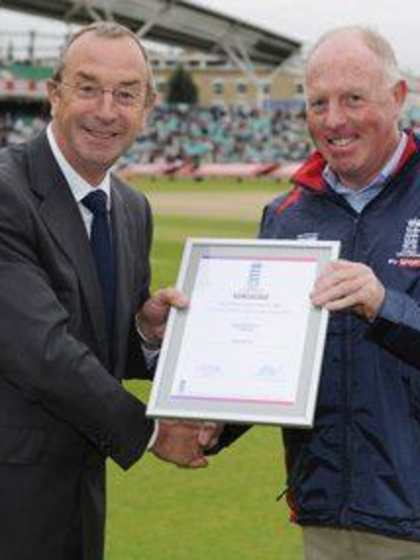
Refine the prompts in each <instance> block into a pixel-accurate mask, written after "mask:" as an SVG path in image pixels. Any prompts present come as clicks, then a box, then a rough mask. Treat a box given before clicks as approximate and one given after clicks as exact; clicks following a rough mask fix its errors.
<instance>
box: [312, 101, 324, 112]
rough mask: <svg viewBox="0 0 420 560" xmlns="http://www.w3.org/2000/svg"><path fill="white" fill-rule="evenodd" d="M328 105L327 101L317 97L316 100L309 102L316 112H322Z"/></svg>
mask: <svg viewBox="0 0 420 560" xmlns="http://www.w3.org/2000/svg"><path fill="white" fill-rule="evenodd" d="M326 106H327V103H326V101H324V100H323V99H315V100H314V101H311V102H310V104H309V107H310V109H311V110H312V111H313V112H314V113H321V112H322V111H323V110H324V109H325V108H326Z"/></svg>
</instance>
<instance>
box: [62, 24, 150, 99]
mask: <svg viewBox="0 0 420 560" xmlns="http://www.w3.org/2000/svg"><path fill="white" fill-rule="evenodd" d="M87 33H93V34H94V35H95V36H96V37H104V38H106V39H119V38H121V37H129V38H130V39H132V40H133V41H135V43H136V44H137V45H138V47H139V49H140V51H141V53H142V55H143V58H144V62H145V65H146V75H147V83H146V97H145V105H146V107H152V106H153V103H154V101H155V99H156V89H155V83H154V79H153V73H152V69H151V66H150V62H149V56H148V54H147V50H146V48H145V46H144V45H143V43H142V42H141V41H140V38H139V37H138V36H137V35H136V34H135V33H133V31H131V30H130V29H128V27H125V26H124V25H121V24H119V23H116V22H114V21H97V22H94V23H91V24H89V25H86V26H84V27H82V28H81V29H79V30H78V31H76V32H75V33H73V34H72V35H71V36H70V38H69V39H68V41H67V43H66V44H65V46H64V48H63V50H62V52H61V53H60V56H59V58H58V60H57V63H56V65H55V68H54V71H53V75H52V79H53V80H54V81H55V82H60V81H61V79H62V74H63V71H64V68H65V66H66V57H67V52H68V50H69V48H70V46H71V45H72V44H73V43H75V42H76V41H77V39H79V37H81V36H82V35H86V34H87Z"/></svg>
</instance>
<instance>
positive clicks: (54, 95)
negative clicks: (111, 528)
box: [47, 80, 61, 117]
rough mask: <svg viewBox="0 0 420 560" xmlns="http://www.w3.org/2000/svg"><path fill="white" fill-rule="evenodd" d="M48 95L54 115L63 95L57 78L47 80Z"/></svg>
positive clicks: (52, 114) (51, 111)
mask: <svg viewBox="0 0 420 560" xmlns="http://www.w3.org/2000/svg"><path fill="white" fill-rule="evenodd" d="M47 96H48V101H49V102H50V106H51V109H50V113H51V116H52V117H54V113H55V109H56V107H57V104H58V102H59V100H60V97H61V92H60V83H59V82H56V81H55V80H48V81H47Z"/></svg>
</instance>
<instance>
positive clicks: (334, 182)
mask: <svg viewBox="0 0 420 560" xmlns="http://www.w3.org/2000/svg"><path fill="white" fill-rule="evenodd" d="M407 141H408V137H407V134H406V133H405V132H402V133H401V137H400V141H399V142H398V146H397V147H396V149H395V151H394V153H393V154H392V156H391V157H390V158H389V160H388V161H387V162H386V164H385V165H384V166H383V168H382V169H381V171H380V172H379V173H378V174H377V175H376V177H374V178H373V179H372V181H370V182H369V183H368V184H367V185H363V186H362V187H361V188H359V189H357V191H354V189H351V188H349V187H346V186H345V185H343V183H341V181H340V179H339V177H338V175H337V174H336V173H335V172H334V171H333V170H332V169H331V167H330V166H329V165H326V166H325V169H324V171H323V172H322V175H323V177H324V179H325V181H326V182H327V183H328V184H329V186H330V187H331V188H332V189H333V190H334V191H336V192H337V193H339V194H343V193H347V192H349V191H352V192H358V193H360V192H362V191H364V190H366V189H369V188H370V187H373V186H376V187H379V186H380V187H382V186H383V184H384V183H385V181H386V180H387V179H388V178H389V177H390V176H391V175H392V173H393V172H394V171H395V169H396V168H397V167H398V164H399V162H400V159H401V157H402V155H403V153H404V150H405V147H406V145H407Z"/></svg>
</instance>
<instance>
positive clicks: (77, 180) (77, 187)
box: [47, 123, 111, 211]
mask: <svg viewBox="0 0 420 560" xmlns="http://www.w3.org/2000/svg"><path fill="white" fill-rule="evenodd" d="M47 138H48V142H49V144H50V148H51V151H52V153H53V155H54V157H55V159H56V161H57V163H58V166H59V167H60V169H61V171H62V172H63V175H64V177H65V178H66V181H67V183H68V185H69V187H70V190H71V192H72V193H73V196H74V198H75V199H76V202H77V203H80V202H81V201H82V198H84V197H85V196H86V195H88V194H89V193H90V192H92V188H95V189H101V190H103V191H104V192H105V194H106V195H107V197H106V201H107V209H108V211H109V210H110V209H111V175H110V172H109V171H107V173H106V174H105V177H104V178H103V180H102V181H101V182H100V183H99V185H96V186H94V185H91V184H90V183H88V182H87V181H86V180H85V179H83V177H81V176H80V175H79V174H78V173H77V171H76V170H75V169H74V168H73V167H72V166H71V165H70V164H69V162H68V161H67V160H66V158H65V157H64V154H63V152H62V151H61V150H60V148H59V147H58V144H57V141H56V139H55V137H54V133H53V131H52V125H51V123H50V124H49V125H48V127H47Z"/></svg>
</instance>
